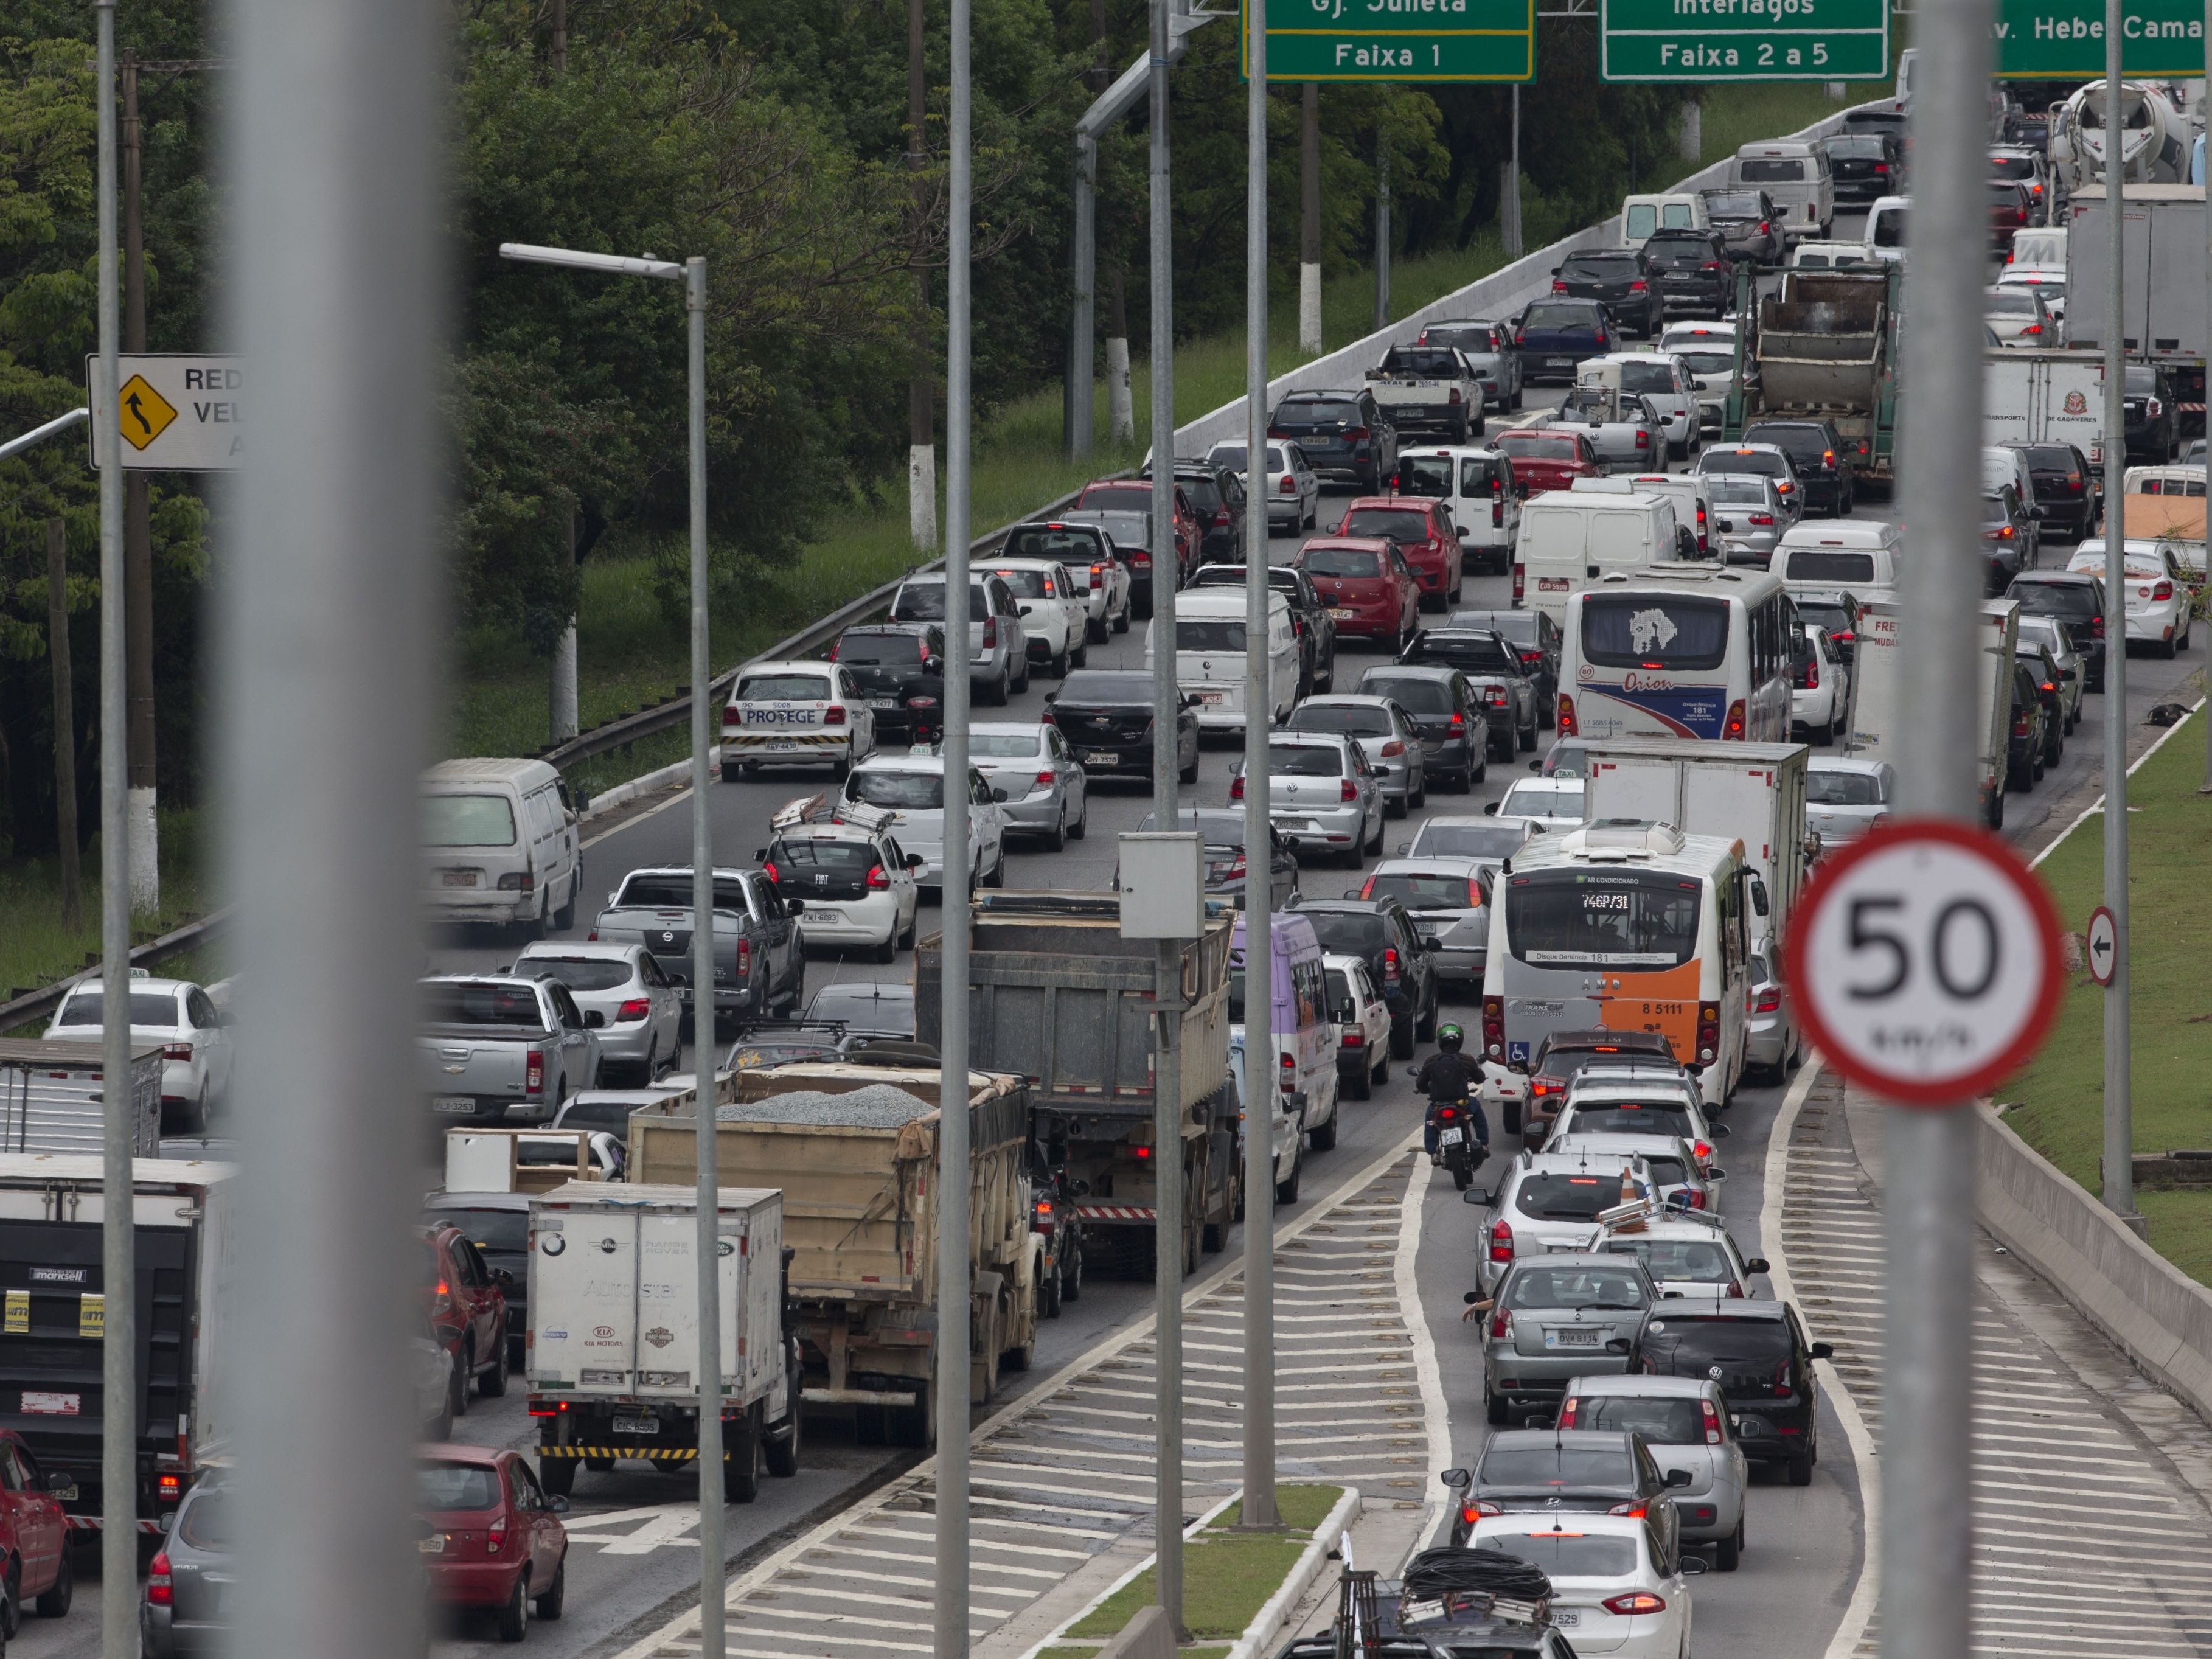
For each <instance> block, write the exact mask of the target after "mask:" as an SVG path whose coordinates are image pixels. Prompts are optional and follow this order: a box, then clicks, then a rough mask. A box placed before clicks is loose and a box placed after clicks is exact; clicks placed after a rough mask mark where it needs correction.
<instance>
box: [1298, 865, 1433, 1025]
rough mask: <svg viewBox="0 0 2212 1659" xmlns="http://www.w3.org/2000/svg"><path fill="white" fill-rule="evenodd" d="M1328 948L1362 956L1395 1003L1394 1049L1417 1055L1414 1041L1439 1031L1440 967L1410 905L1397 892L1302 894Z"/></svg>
mask: <svg viewBox="0 0 2212 1659" xmlns="http://www.w3.org/2000/svg"><path fill="white" fill-rule="evenodd" d="M1297 910H1298V914H1299V915H1302V916H1304V917H1305V918H1306V920H1307V921H1310V922H1312V923H1313V927H1314V934H1315V936H1316V938H1317V939H1319V940H1320V941H1321V948H1322V950H1323V951H1330V952H1334V953H1336V954H1338V955H1340V956H1347V957H1359V958H1361V959H1362V960H1363V961H1364V962H1365V963H1366V964H1367V977H1368V978H1369V979H1370V981H1373V983H1374V985H1375V988H1376V990H1378V991H1380V992H1382V993H1383V1001H1384V1002H1385V1003H1386V1004H1387V1005H1389V1009H1390V1052H1391V1053H1392V1054H1394V1055H1395V1056H1396V1057H1397V1058H1398V1059H1400V1060H1411V1059H1412V1058H1413V1044H1414V1043H1415V1042H1417V1041H1418V1042H1434V1041H1435V1040H1436V1035H1437V969H1436V964H1435V963H1432V962H1431V961H1430V960H1429V950H1430V946H1429V945H1428V942H1427V941H1426V940H1425V939H1422V937H1421V934H1420V930H1419V928H1417V927H1414V926H1413V917H1412V916H1411V915H1408V914H1407V909H1406V907H1405V906H1404V905H1403V904H1401V903H1400V902H1398V901H1397V900H1396V899H1394V898H1378V899H1359V898H1342V899H1301V900H1300V901H1299V902H1298V906H1297Z"/></svg>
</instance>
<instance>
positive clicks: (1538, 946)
mask: <svg viewBox="0 0 2212 1659" xmlns="http://www.w3.org/2000/svg"><path fill="white" fill-rule="evenodd" d="M1510 880H1511V884H1510V886H1509V887H1508V888H1507V890H1506V897H1505V931H1506V937H1507V939H1508V940H1509V948H1510V950H1511V951H1512V952H1513V954H1514V955H1515V956H1516V957H1518V958H1519V959H1520V960H1521V961H1522V962H1526V963H1531V964H1534V965H1536V966H1547V965H1548V966H1558V967H1571V966H1604V967H1620V968H1678V967H1680V965H1681V964H1682V963H1686V962H1687V961H1689V960H1690V959H1691V957H1693V956H1694V955H1696V953H1697V949H1698V918H1699V908H1700V906H1699V898H1700V896H1701V884H1699V882H1697V881H1695V880H1692V879H1691V878H1687V877H1683V876H1677V875H1672V874H1668V873H1667V872H1663V871H1657V870H1595V869H1592V870H1577V869H1566V870H1538V871H1532V872H1529V873H1528V874H1527V875H1516V876H1514V877H1512V878H1510Z"/></svg>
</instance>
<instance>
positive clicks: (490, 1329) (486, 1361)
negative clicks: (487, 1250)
mask: <svg viewBox="0 0 2212 1659" xmlns="http://www.w3.org/2000/svg"><path fill="white" fill-rule="evenodd" d="M415 1236H416V1238H418V1239H420V1240H421V1241H422V1302H423V1305H424V1307H425V1308H427V1309H428V1311H429V1315H430V1325H431V1328H432V1329H434V1330H435V1331H436V1332H437V1333H438V1340H439V1341H441V1343H443V1344H444V1345H445V1348H446V1352H447V1353H448V1354H450V1355H452V1356H453V1374H454V1378H455V1387H454V1398H453V1410H454V1413H455V1414H456V1415H459V1414H462V1413H466V1412H467V1410H468V1408H469V1379H470V1378H471V1377H474V1378H475V1379H476V1384H477V1393H479V1394H481V1395H483V1396H484V1397H485V1398H486V1399H487V1400H496V1399H498V1398H499V1397H500V1395H503V1394H505V1393H506V1392H507V1291H506V1286H507V1285H511V1284H513V1282H514V1279H513V1274H511V1273H507V1272H506V1271H505V1270H503V1269H494V1268H493V1267H489V1265H487V1264H486V1262H485V1261H484V1259H483V1255H482V1254H481V1253H480V1252H479V1251H478V1250H477V1247H476V1246H475V1245H474V1244H472V1243H470V1242H469V1236H468V1235H467V1234H466V1233H465V1232H464V1231H461V1229H459V1227H451V1226H445V1227H418V1228H416V1230H415Z"/></svg>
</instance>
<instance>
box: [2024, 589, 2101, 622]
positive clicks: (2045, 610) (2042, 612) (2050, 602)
mask: <svg viewBox="0 0 2212 1659" xmlns="http://www.w3.org/2000/svg"><path fill="white" fill-rule="evenodd" d="M2005 597H2006V598H2007V599H2017V600H2019V601H2020V608H2021V610H2023V611H2033V613H2034V614H2036V615H2037V616H2039V617H2093V616H2095V615H2097V613H2098V605H2097V591H2096V589H2095V588H2093V587H2092V586H2090V585H2089V584H2088V583H2087V582H2015V583H2014V584H2013V586H2012V587H2011V589H2010V590H2009V591H2008V592H2007V593H2006V594H2005Z"/></svg>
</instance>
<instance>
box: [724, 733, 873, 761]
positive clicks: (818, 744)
mask: <svg viewBox="0 0 2212 1659" xmlns="http://www.w3.org/2000/svg"><path fill="white" fill-rule="evenodd" d="M852 741H853V739H852V736H851V734H850V733H849V732H808V731H805V730H800V731H793V732H785V731H779V730H775V729H773V728H771V729H770V730H769V731H765V732H741V731H735V730H731V731H725V732H723V733H722V735H721V738H720V743H721V745H722V752H723V753H724V754H726V755H761V756H771V757H772V756H775V755H789V756H793V757H796V756H799V755H801V754H804V753H805V752H806V751H808V750H817V751H820V750H837V749H847V748H849V747H851V745H852Z"/></svg>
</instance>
